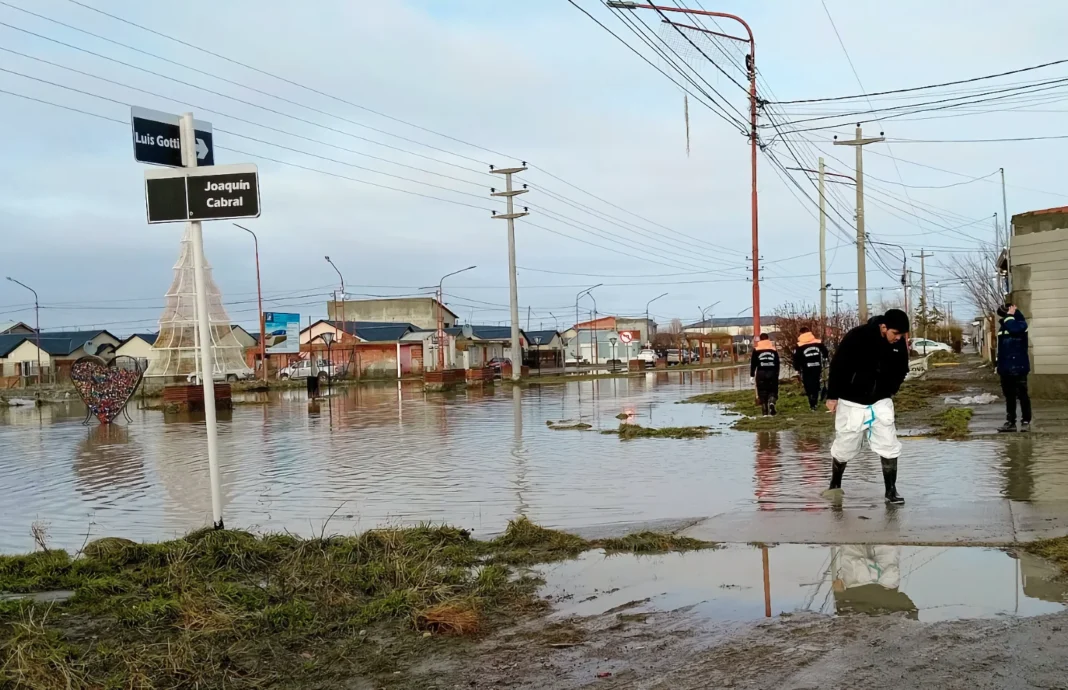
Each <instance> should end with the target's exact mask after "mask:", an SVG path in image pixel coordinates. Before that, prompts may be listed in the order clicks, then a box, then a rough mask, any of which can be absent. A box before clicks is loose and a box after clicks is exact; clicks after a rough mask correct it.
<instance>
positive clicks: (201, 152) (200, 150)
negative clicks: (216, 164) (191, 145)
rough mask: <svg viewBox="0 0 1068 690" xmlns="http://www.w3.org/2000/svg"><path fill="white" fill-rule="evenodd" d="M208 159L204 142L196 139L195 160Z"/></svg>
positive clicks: (198, 138)
mask: <svg viewBox="0 0 1068 690" xmlns="http://www.w3.org/2000/svg"><path fill="white" fill-rule="evenodd" d="M207 157H208V145H207V144H205V143H204V140H203V139H201V138H200V137H197V160H198V161H202V160H204V159H205V158H207Z"/></svg>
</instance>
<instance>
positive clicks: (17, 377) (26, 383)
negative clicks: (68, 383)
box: [0, 362, 62, 388]
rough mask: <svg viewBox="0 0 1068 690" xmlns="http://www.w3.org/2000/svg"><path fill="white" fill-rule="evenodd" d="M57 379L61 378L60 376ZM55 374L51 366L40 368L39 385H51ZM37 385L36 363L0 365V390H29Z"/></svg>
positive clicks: (5, 363) (55, 377)
mask: <svg viewBox="0 0 1068 690" xmlns="http://www.w3.org/2000/svg"><path fill="white" fill-rule="evenodd" d="M58 378H62V376H61V375H60V376H59V377H58ZM56 380H57V372H56V370H55V369H54V368H53V367H51V366H43V367H41V384H42V385H45V384H47V385H52V384H55V383H56ZM36 385H37V362H3V363H0V388H29V387H32V386H36Z"/></svg>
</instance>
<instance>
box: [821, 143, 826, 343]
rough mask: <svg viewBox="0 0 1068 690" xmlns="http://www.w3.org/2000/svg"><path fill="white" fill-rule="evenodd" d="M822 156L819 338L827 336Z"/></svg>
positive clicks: (822, 171) (824, 205)
mask: <svg viewBox="0 0 1068 690" xmlns="http://www.w3.org/2000/svg"><path fill="white" fill-rule="evenodd" d="M823 173H824V170H823V156H820V338H821V339H824V340H825V339H826V338H827V206H826V200H825V199H824V194H823V184H824V181H823V178H824V174H823Z"/></svg>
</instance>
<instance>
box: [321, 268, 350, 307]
mask: <svg viewBox="0 0 1068 690" xmlns="http://www.w3.org/2000/svg"><path fill="white" fill-rule="evenodd" d="M323 258H324V259H326V263H328V264H330V265H331V266H333V267H334V270H335V271H337V277H338V278H340V279H341V312H342V314H341V318H340V319H339V318H338V317H337V293H336V292H335V293H334V320H335V321H344V320H345V314H344V312H345V276H343V275H341V271H339V270H338V267H337V265H336V264H334V262H333V261H331V260H330V257H329V256H324V257H323Z"/></svg>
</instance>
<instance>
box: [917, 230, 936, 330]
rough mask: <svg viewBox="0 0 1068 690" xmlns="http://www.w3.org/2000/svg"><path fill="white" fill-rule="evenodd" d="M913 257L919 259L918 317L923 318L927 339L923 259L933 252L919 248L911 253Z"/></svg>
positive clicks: (925, 284) (925, 276)
mask: <svg viewBox="0 0 1068 690" xmlns="http://www.w3.org/2000/svg"><path fill="white" fill-rule="evenodd" d="M912 256H913V257H914V258H918V259H919V260H920V317H921V318H922V319H923V338H924V340H926V339H927V265H926V264H925V263H924V259H929V258H931V257H932V256H934V254H928V253H927V250H926V249H921V250H920V253H919V254H918V255H917V254H913V255H912Z"/></svg>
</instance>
